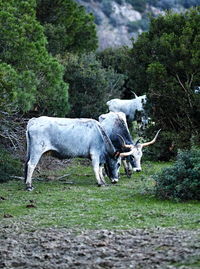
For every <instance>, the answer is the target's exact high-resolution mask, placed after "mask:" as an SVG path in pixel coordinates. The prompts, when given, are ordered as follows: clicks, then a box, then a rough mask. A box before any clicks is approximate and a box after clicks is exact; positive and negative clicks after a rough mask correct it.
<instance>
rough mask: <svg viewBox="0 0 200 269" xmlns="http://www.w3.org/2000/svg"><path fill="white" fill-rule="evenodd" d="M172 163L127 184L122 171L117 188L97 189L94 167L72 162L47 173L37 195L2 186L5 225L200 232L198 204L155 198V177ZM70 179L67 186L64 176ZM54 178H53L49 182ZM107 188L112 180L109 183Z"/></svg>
mask: <svg viewBox="0 0 200 269" xmlns="http://www.w3.org/2000/svg"><path fill="white" fill-rule="evenodd" d="M169 165H170V164H169V163H152V162H145V163H144V164H143V172H141V173H135V174H133V175H132V177H131V178H129V179H128V178H127V177H126V176H125V175H124V174H123V169H121V174H122V175H121V178H120V181H119V183H118V184H116V185H111V184H110V185H108V186H105V187H101V188H99V187H97V185H96V180H95V178H94V174H93V171H92V168H91V166H87V165H83V161H81V160H79V159H76V160H73V163H72V165H70V166H69V167H68V168H67V169H66V170H63V171H53V172H52V171H50V172H49V171H46V173H45V176H44V175H43V178H55V179H54V180H52V179H48V180H47V179H46V180H35V181H34V182H33V184H34V187H35V189H34V190H33V191H32V192H27V191H24V184H23V182H21V181H20V180H18V181H16V180H14V181H10V182H8V183H3V184H1V185H0V222H1V223H3V224H4V225H5V224H6V223H7V224H9V223H18V222H19V223H24V224H28V226H30V225H31V226H32V227H34V228H38V227H65V228H78V229H131V228H155V227H175V228H180V229H196V228H200V205H199V202H196V201H190V202H185V203H178V202H172V201H161V200H158V199H156V198H155V197H154V196H153V193H152V191H151V190H152V189H153V186H154V184H155V182H154V180H153V175H154V174H155V173H156V172H157V171H159V170H160V169H162V168H163V167H166V166H169ZM63 174H66V177H63V178H62V180H58V179H56V178H59V177H60V176H61V175H63ZM49 175H50V176H49ZM106 181H107V183H110V182H109V179H108V178H106Z"/></svg>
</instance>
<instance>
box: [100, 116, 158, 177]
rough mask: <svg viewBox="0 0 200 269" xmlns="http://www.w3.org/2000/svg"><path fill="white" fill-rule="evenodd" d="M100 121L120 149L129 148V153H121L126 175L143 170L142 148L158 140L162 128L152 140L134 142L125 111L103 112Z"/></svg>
mask: <svg viewBox="0 0 200 269" xmlns="http://www.w3.org/2000/svg"><path fill="white" fill-rule="evenodd" d="M99 122H100V123H101V125H102V126H103V127H104V129H105V130H106V133H107V135H108V136H109V138H110V140H111V141H112V143H113V145H114V146H115V148H116V149H117V150H119V151H120V150H121V149H123V151H125V149H129V152H128V153H126V152H122V153H121V154H120V155H121V157H124V158H123V164H124V168H125V173H126V175H127V176H128V177H130V176H131V174H132V171H136V172H139V171H141V170H142V169H141V158H142V154H143V153H142V149H143V147H145V146H149V145H151V144H153V143H155V142H156V139H157V136H158V134H159V132H160V130H159V131H158V132H157V134H156V136H155V137H154V139H153V140H152V141H150V142H147V143H141V144H140V143H139V142H136V143H134V142H133V140H132V138H131V135H130V132H129V130H128V126H127V123H126V117H125V114H124V113H123V112H109V113H107V114H102V115H101V116H100V117H99ZM121 140H123V141H121ZM121 145H123V147H122V146H121ZM130 153H131V154H130Z"/></svg>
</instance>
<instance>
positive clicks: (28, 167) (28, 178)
mask: <svg viewBox="0 0 200 269" xmlns="http://www.w3.org/2000/svg"><path fill="white" fill-rule="evenodd" d="M41 155H42V154H37V155H34V156H31V157H30V159H29V160H27V162H26V164H25V184H26V189H27V190H28V191H32V190H33V186H32V175H33V172H34V170H35V167H36V165H37V164H38V162H39V160H40V157H41Z"/></svg>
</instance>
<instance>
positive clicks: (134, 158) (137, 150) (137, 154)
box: [120, 129, 161, 172]
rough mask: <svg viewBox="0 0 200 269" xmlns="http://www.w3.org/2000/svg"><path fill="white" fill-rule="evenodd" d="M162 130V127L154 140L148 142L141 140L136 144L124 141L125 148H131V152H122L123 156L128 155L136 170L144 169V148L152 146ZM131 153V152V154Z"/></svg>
mask: <svg viewBox="0 0 200 269" xmlns="http://www.w3.org/2000/svg"><path fill="white" fill-rule="evenodd" d="M160 131H161V129H160V130H159V131H158V132H157V133H156V135H155V137H154V139H153V140H151V141H149V142H146V143H139V141H137V142H136V143H135V145H126V144H125V143H124V145H123V147H125V148H129V149H130V151H129V152H123V153H121V154H120V155H121V157H127V156H128V161H129V162H130V163H131V166H132V169H133V171H135V172H140V171H141V170H142V168H141V158H142V155H143V152H142V150H143V148H144V147H147V146H150V145H152V144H154V143H155V142H156V139H157V137H158V134H159V132H160ZM130 153H131V154H130Z"/></svg>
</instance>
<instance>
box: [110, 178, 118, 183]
mask: <svg viewBox="0 0 200 269" xmlns="http://www.w3.org/2000/svg"><path fill="white" fill-rule="evenodd" d="M118 181H119V179H118V178H111V182H112V184H116V183H117V182H118Z"/></svg>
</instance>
